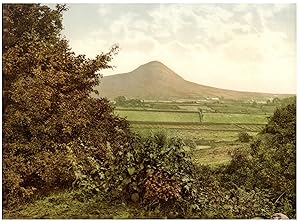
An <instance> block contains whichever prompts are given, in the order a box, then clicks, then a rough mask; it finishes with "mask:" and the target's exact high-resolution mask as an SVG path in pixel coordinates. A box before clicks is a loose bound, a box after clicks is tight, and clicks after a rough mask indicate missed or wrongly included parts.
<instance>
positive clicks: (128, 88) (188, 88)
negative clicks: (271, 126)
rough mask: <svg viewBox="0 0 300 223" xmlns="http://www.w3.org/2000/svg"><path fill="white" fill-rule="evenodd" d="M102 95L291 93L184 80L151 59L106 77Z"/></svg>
mask: <svg viewBox="0 0 300 223" xmlns="http://www.w3.org/2000/svg"><path fill="white" fill-rule="evenodd" d="M95 89H96V90H98V91H99V93H100V96H101V97H108V98H110V99H114V98H116V97H117V96H126V97H127V98H138V99H150V100H178V99H203V98H207V97H209V98H213V97H218V98H220V97H223V98H225V99H266V98H271V97H286V96H291V95H280V94H276V95H275V94H268V93H257V92H241V91H233V90H226V89H221V88H215V87H209V86H205V85H201V84H196V83H193V82H190V81H186V80H184V79H183V78H182V77H181V76H179V75H178V74H176V73H175V72H174V71H172V70H171V69H170V68H168V67H167V66H165V65H164V64H162V63H161V62H158V61H152V62H149V63H146V64H144V65H141V66H139V67H138V68H137V69H135V70H133V71H131V72H129V73H122V74H115V75H111V76H105V77H103V78H102V79H101V83H100V84H99V86H97V87H95Z"/></svg>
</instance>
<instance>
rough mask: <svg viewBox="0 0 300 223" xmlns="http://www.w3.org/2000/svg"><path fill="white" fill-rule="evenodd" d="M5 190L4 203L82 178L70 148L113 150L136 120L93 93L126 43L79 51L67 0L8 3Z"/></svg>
mask: <svg viewBox="0 0 300 223" xmlns="http://www.w3.org/2000/svg"><path fill="white" fill-rule="evenodd" d="M2 9H3V18H2V23H3V37H2V38H3V48H2V49H3V52H2V59H3V64H2V65H3V70H2V72H3V73H2V77H3V192H4V196H3V198H4V205H5V206H7V205H12V204H16V203H18V202H20V201H21V200H24V199H25V200H26V199H29V198H30V197H31V196H32V195H34V194H35V193H44V192H47V191H48V190H51V189H53V188H55V187H65V186H67V185H70V183H71V182H72V181H73V180H74V178H75V175H74V173H72V172H70V160H69V152H70V150H68V149H67V148H71V149H74V150H75V148H81V149H79V150H78V154H77V155H79V154H80V155H79V157H81V158H83V157H84V156H88V154H90V153H93V154H94V156H95V157H98V159H100V158H101V157H104V156H105V150H106V148H105V145H106V142H107V141H110V142H111V143H112V144H113V141H114V140H116V138H117V135H118V137H120V129H122V131H123V132H126V131H127V129H128V128H127V127H128V123H127V122H125V121H124V120H122V119H119V118H117V117H115V116H113V114H112V108H111V107H110V105H109V103H108V101H107V100H105V99H94V98H91V97H90V94H91V92H93V87H94V86H96V85H97V84H98V83H99V78H100V77H101V75H99V74H98V72H97V71H99V70H102V69H106V68H111V66H110V65H109V64H108V63H109V62H110V61H111V59H112V57H113V55H115V53H116V52H117V51H118V47H117V46H114V47H112V49H111V50H110V52H108V53H107V54H104V53H102V54H100V55H98V56H96V58H95V59H87V58H86V57H85V56H84V55H78V56H76V55H75V54H74V53H73V52H72V51H71V49H70V48H69V46H68V41H67V40H65V39H64V38H62V37H61V35H60V32H61V30H62V13H63V12H64V11H65V10H67V9H66V7H65V5H57V6H56V9H50V8H49V7H47V6H42V5H40V4H4V5H3V6H2Z"/></svg>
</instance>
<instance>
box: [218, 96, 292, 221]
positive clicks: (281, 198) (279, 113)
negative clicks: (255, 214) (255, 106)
mask: <svg viewBox="0 0 300 223" xmlns="http://www.w3.org/2000/svg"><path fill="white" fill-rule="evenodd" d="M221 181H222V182H223V185H225V186H227V187H228V188H230V185H231V186H232V185H233V184H234V185H236V186H237V187H245V190H246V191H247V192H249V191H252V190H259V191H260V192H261V193H262V195H261V196H262V198H264V199H268V202H269V201H270V202H271V203H272V205H270V203H269V204H267V203H265V207H272V208H274V209H275V210H276V212H282V213H285V214H287V215H288V216H289V217H293V218H294V217H295V215H296V212H295V210H296V104H295V101H294V103H292V104H289V105H287V106H285V107H281V108H278V109H277V110H276V111H275V112H274V115H273V116H272V117H271V118H270V120H269V123H268V124H267V125H266V127H265V129H264V130H263V131H262V133H261V135H260V136H259V138H258V139H257V140H256V141H255V142H254V143H252V145H251V150H250V152H247V151H236V152H235V153H234V154H233V157H232V161H231V163H230V164H229V165H228V166H227V167H226V168H225V169H224V171H223V172H222V180H221Z"/></svg>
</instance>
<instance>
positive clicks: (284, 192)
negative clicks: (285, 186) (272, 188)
mask: <svg viewBox="0 0 300 223" xmlns="http://www.w3.org/2000/svg"><path fill="white" fill-rule="evenodd" d="M284 194H285V191H284V192H283V193H282V194H281V195H280V196H279V197H278V198H277V199H276V201H275V202H274V204H276V203H277V201H279V199H280V198H281V197H282V196H283V195H284Z"/></svg>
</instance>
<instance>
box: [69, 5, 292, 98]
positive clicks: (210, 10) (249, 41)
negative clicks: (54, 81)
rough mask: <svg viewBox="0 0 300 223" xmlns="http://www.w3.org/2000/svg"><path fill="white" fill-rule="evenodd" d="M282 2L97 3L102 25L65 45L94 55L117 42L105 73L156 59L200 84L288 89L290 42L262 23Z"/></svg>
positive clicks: (290, 61)
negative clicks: (127, 7) (121, 7)
mask: <svg viewBox="0 0 300 223" xmlns="http://www.w3.org/2000/svg"><path fill="white" fill-rule="evenodd" d="M289 8H291V7H290V6H288V7H287V6H286V5H275V6H270V7H268V6H265V5H262V6H260V5H244V4H242V5H236V6H233V7H232V8H230V9H224V8H222V7H219V6H218V5H178V4H177V5H174V4H172V5H160V6H158V7H152V8H151V9H149V10H148V9H147V8H145V9H144V11H142V12H138V11H124V12H119V13H116V12H115V11H114V6H113V5H110V6H109V7H106V6H105V7H104V6H101V7H100V8H98V10H97V12H98V14H99V15H100V14H101V16H103V15H106V17H105V19H107V21H108V23H107V24H108V25H106V26H105V27H100V28H97V29H95V30H94V31H93V32H88V33H86V35H85V37H84V38H81V39H80V40H79V39H76V38H70V44H71V46H72V47H73V49H74V50H75V52H80V53H85V54H86V55H87V56H89V57H93V56H95V55H96V54H97V53H100V52H102V51H104V52H107V51H108V50H109V48H110V46H111V45H113V44H114V43H118V44H119V45H120V47H121V51H120V53H119V55H117V56H116V57H115V59H114V60H113V62H112V64H113V65H116V66H117V69H116V70H114V71H106V72H104V73H105V74H115V73H122V72H129V71H131V70H133V69H135V68H137V67H138V66H139V65H141V64H143V63H147V62H149V61H151V60H160V61H161V62H163V63H165V64H166V65H167V66H169V67H170V68H171V69H173V70H174V71H175V72H177V73H178V74H179V75H182V76H183V77H184V78H185V79H187V80H190V81H194V82H198V83H200V84H206V85H211V86H215V87H221V88H228V89H236V90H247V91H263V92H268V91H269V92H294V91H295V88H296V84H295V77H296V73H295V72H296V71H295V66H296V59H295V58H296V54H295V43H291V41H287V39H288V36H287V34H286V33H285V32H283V31H280V30H276V31H275V30H272V29H271V27H270V26H269V22H268V21H269V20H271V19H272V18H273V16H274V15H275V14H276V13H277V12H280V11H282V10H287V9H289ZM108 15H114V16H113V17H109V16H108ZM237 16H238V18H240V19H236V17H237ZM290 22H292V23H293V22H295V21H290ZM257 24H262V27H260V28H259V27H258V25H257ZM293 25H294V24H286V27H283V28H282V29H283V30H290V29H292V27H293ZM224 77H225V78H224Z"/></svg>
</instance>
